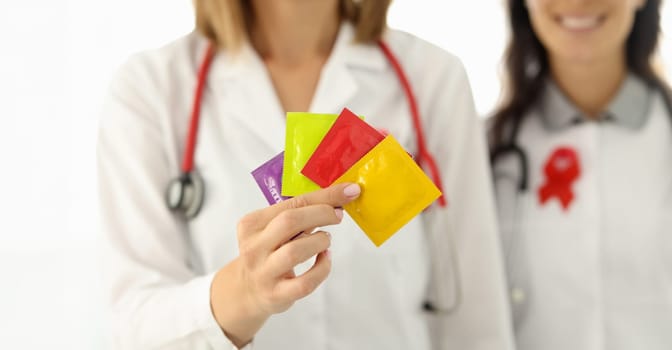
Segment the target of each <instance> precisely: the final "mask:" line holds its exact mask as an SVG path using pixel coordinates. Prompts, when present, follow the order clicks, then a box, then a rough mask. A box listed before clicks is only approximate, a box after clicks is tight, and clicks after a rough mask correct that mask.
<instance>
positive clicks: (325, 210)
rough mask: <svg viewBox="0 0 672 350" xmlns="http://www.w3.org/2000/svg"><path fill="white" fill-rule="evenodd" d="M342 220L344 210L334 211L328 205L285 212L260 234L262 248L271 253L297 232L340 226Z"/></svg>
mask: <svg viewBox="0 0 672 350" xmlns="http://www.w3.org/2000/svg"><path fill="white" fill-rule="evenodd" d="M341 219H343V209H341V208H337V209H334V208H333V207H332V206H330V205H327V204H317V205H311V206H308V207H303V208H297V209H288V210H285V211H283V212H282V213H280V214H279V215H278V216H276V217H275V218H274V219H273V220H271V222H270V223H269V224H268V226H267V227H266V229H265V230H264V231H263V232H261V233H260V236H259V241H260V242H262V243H260V247H261V248H262V249H265V250H267V251H268V252H269V253H270V252H271V251H273V250H275V249H277V248H278V247H280V246H281V245H283V244H285V243H286V242H287V241H289V240H290V239H291V238H292V237H294V236H296V234H297V232H304V233H310V232H312V231H310V230H312V229H313V228H315V227H320V226H327V225H334V224H338V223H339V222H341Z"/></svg>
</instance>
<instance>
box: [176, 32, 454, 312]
mask: <svg viewBox="0 0 672 350" xmlns="http://www.w3.org/2000/svg"><path fill="white" fill-rule="evenodd" d="M377 44H378V46H379V48H380V49H381V51H382V52H383V54H384V55H385V57H386V58H387V60H388V61H389V63H390V64H391V65H392V68H393V69H394V72H395V74H396V75H397V77H398V79H399V82H400V84H401V86H402V88H403V90H404V93H405V95H406V99H407V100H408V104H409V109H410V112H411V113H410V114H411V117H412V118H411V119H412V121H413V127H414V129H415V136H416V140H417V147H418V155H417V156H416V157H415V159H416V161H417V162H418V164H421V163H422V162H425V163H426V164H427V166H428V167H429V170H430V171H431V175H432V179H433V180H434V183H435V184H436V186H437V187H438V188H439V190H441V192H442V193H443V192H444V191H443V186H442V184H441V175H440V172H439V169H438V167H437V166H436V163H435V161H434V157H433V156H432V154H431V153H430V152H429V150H428V149H427V147H426V144H425V138H424V133H423V129H422V125H421V123H420V120H421V119H420V115H419V111H418V105H417V101H416V98H415V95H414V93H413V90H412V89H411V86H410V83H409V80H408V78H407V77H406V74H405V72H404V71H403V69H402V67H401V64H400V63H399V60H398V59H397V58H396V56H395V55H394V54H393V53H392V51H391V50H390V48H389V47H388V45H387V44H386V43H385V42H383V41H380V40H379V41H378V43H377ZM214 56H215V47H214V45H212V44H209V45H208V48H207V51H206V53H205V56H204V58H203V61H202V62H201V65H200V67H199V70H198V80H197V85H196V91H195V95H194V100H193V105H192V111H191V119H190V123H189V130H188V134H187V141H186V147H185V150H184V158H183V161H182V167H181V169H182V172H181V175H180V176H179V177H177V178H176V179H174V180H172V181H171V182H170V183H169V184H168V188H167V190H166V205H167V206H168V208H170V209H171V210H173V211H177V212H180V213H182V214H183V215H184V217H185V218H186V219H188V220H190V219H193V218H195V217H196V216H197V215H198V213H199V212H200V210H201V208H202V206H203V202H204V198H205V182H204V181H203V178H202V177H201V176H200V175H199V173H198V171H196V169H195V168H194V154H195V150H196V139H197V133H198V124H199V119H200V109H201V102H202V100H203V89H204V86H205V81H206V78H207V74H208V71H209V68H210V65H211V63H212V59H213V57H214ZM438 202H439V205H440V206H441V207H445V206H446V201H445V197H444V196H441V197H439V199H438ZM433 240H435V241H447V240H446V239H444V240H439V239H436V238H435V239H433ZM435 243H437V244H435ZM438 243H440V242H430V249H434V250H437V248H436V247H438V246H439V245H440V244H438ZM446 245H448V247H445V248H444V249H445V250H443V251H442V252H434V253H432V254H430V256H431V260H432V266H433V268H434V269H439V271H437V272H438V273H437V275H438V276H441V273H443V272H442V271H443V270H444V269H445V266H440V267H439V264H438V263H437V261H438V260H437V259H436V256H438V255H437V254H442V253H443V254H445V252H446V251H449V252H450V254H451V262H450V263H451V266H456V263H457V261H456V260H457V259H456V257H455V256H456V252H455V245H454V244H452V242H446ZM453 274H454V275H455V278H453V280H454V281H455V288H454V289H455V290H454V295H455V297H454V298H453V303H452V305H451V306H436V305H437V303H433V302H431V301H425V302H424V303H423V305H422V308H423V309H424V310H425V311H428V312H431V313H442V314H443V313H451V312H453V311H454V310H456V309H457V307H458V305H459V304H460V299H461V297H460V289H461V288H460V283H459V282H460V279H459V276H457V275H458V272H457V270H456V269H455V270H454V272H453ZM444 284H445V283H437V286H435V287H434V288H433V292H435V293H437V294H441V293H442V292H444V291H443V288H444Z"/></svg>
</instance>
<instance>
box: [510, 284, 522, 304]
mask: <svg viewBox="0 0 672 350" xmlns="http://www.w3.org/2000/svg"><path fill="white" fill-rule="evenodd" d="M511 301H512V302H513V303H514V304H521V303H523V302H524V301H525V291H524V290H523V289H522V288H517V287H514V288H512V289H511Z"/></svg>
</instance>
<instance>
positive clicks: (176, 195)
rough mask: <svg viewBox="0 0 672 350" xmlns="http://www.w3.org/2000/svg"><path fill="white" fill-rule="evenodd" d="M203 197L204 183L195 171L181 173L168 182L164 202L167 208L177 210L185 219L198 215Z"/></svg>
mask: <svg viewBox="0 0 672 350" xmlns="http://www.w3.org/2000/svg"><path fill="white" fill-rule="evenodd" d="M204 197H205V183H204V182H203V178H202V177H201V176H200V175H199V174H198V172H197V171H195V170H192V171H190V172H187V173H183V174H182V175H180V177H178V178H176V179H174V180H172V181H171V182H170V183H169V184H168V189H167V191H166V204H167V205H168V208H170V209H171V210H174V211H179V212H182V214H184V216H185V217H186V218H187V219H192V218H194V217H196V215H198V212H199V211H200V210H201V207H202V206H203V199H204Z"/></svg>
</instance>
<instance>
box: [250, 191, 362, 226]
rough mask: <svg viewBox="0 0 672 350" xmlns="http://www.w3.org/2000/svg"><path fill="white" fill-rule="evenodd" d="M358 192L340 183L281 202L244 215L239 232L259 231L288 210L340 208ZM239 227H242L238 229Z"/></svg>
mask: <svg viewBox="0 0 672 350" xmlns="http://www.w3.org/2000/svg"><path fill="white" fill-rule="evenodd" d="M360 191H361V189H360V187H359V185H357V184H352V183H342V184H336V185H333V186H330V187H327V188H324V189H321V190H317V191H314V192H310V193H306V194H304V195H301V196H297V197H294V198H290V199H288V200H286V201H282V202H280V203H278V204H275V205H272V206H270V207H267V208H264V209H260V210H257V211H255V212H252V213H250V214H248V215H246V216H245V217H244V218H243V219H242V220H241V221H240V223H239V232H240V228H246V229H248V230H246V231H258V230H261V229H263V228H264V227H266V225H268V224H269V223H270V222H271V220H273V219H274V218H275V217H276V216H278V215H279V214H280V213H282V212H284V211H286V210H288V209H297V208H303V207H307V206H311V205H316V204H326V205H330V206H332V207H334V208H336V207H342V206H344V205H345V204H347V203H350V202H351V201H352V200H354V199H355V198H357V197H358V196H359V193H360ZM241 225H242V226H244V227H240V226H241ZM316 226H320V225H316ZM297 232H299V231H297Z"/></svg>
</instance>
